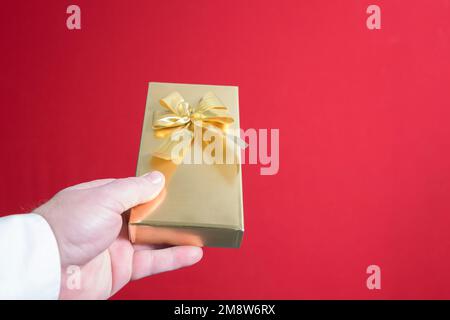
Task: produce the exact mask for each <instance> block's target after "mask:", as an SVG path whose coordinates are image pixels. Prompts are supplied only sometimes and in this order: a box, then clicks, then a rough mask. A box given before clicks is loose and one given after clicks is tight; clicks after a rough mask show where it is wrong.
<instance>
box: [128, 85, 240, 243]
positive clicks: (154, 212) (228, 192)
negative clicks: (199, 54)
mask: <svg viewBox="0 0 450 320" xmlns="http://www.w3.org/2000/svg"><path fill="white" fill-rule="evenodd" d="M173 92H179V93H180V94H181V95H182V96H183V97H184V99H185V100H186V101H187V102H188V103H189V104H190V105H196V104H197V103H198V102H199V100H200V99H201V98H202V97H203V95H204V94H205V93H207V92H212V93H214V94H215V96H217V97H218V98H219V99H220V101H221V102H222V103H223V105H225V106H226V107H227V108H228V111H229V114H230V115H231V116H232V117H233V119H234V122H233V123H232V124H231V125H230V127H229V129H232V130H239V99H238V87H235V86H210V85H193V84H174V83H157V82H151V83H149V88H148V94H147V104H146V109H145V116H144V124H143V129H142V138H141V146H140V150H139V159H138V165H137V171H136V175H137V176H140V175H143V174H145V173H147V172H149V171H153V170H158V171H161V172H163V173H164V175H165V177H166V185H165V189H164V190H163V192H161V194H160V195H159V196H158V198H156V199H155V200H154V201H151V202H149V203H146V204H142V205H139V206H137V207H135V208H133V209H132V210H131V214H130V221H129V234H130V240H131V241H132V242H133V243H149V244H168V245H196V246H210V247H231V248H236V247H239V246H240V244H241V241H242V237H243V232H244V218H243V205H242V176H241V161H240V150H238V152H236V154H235V156H236V159H237V161H235V163H233V164H216V163H215V164H205V163H203V164H185V163H181V164H178V165H177V164H175V163H174V162H173V161H171V160H164V159H161V158H159V157H156V156H155V154H154V151H155V150H156V149H157V148H158V147H159V146H160V145H161V140H162V139H161V138H159V137H157V136H155V130H154V129H153V127H152V122H153V116H154V113H155V112H158V111H160V110H162V107H161V105H160V100H161V99H162V98H164V97H166V96H168V95H169V94H171V93H173Z"/></svg>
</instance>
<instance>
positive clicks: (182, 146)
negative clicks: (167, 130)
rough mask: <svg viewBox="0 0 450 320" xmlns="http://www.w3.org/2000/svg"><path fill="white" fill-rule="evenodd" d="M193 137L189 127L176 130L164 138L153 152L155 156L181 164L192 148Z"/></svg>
mask: <svg viewBox="0 0 450 320" xmlns="http://www.w3.org/2000/svg"><path fill="white" fill-rule="evenodd" d="M193 137H194V136H193V134H192V132H191V131H190V130H188V129H187V127H184V128H183V129H180V130H176V131H174V132H173V133H172V134H171V135H170V136H168V137H165V138H164V139H163V142H162V143H161V144H160V145H159V146H158V148H156V150H155V151H154V152H153V156H155V157H158V158H161V159H164V160H172V161H173V162H174V163H176V164H180V163H181V162H182V161H183V159H184V157H185V156H186V154H187V153H188V151H189V150H190V148H191V144H192V139H193Z"/></svg>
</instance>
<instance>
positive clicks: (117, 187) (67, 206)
mask: <svg viewBox="0 0 450 320" xmlns="http://www.w3.org/2000/svg"><path fill="white" fill-rule="evenodd" d="M163 187H164V176H163V175H162V174H161V173H159V172H157V171H154V172H152V173H148V174H146V175H144V176H142V177H137V178H125V179H103V180H95V181H91V182H86V183H82V184H79V185H76V186H73V187H70V188H67V189H64V190H62V191H60V192H59V193H58V194H56V195H55V196H54V197H53V198H52V199H50V201H48V202H47V203H45V204H44V205H42V206H41V207H39V208H37V209H36V210H34V212H35V213H38V214H40V215H42V216H43V217H44V218H45V219H46V220H47V222H48V223H49V225H50V227H51V228H52V230H53V232H54V234H55V237H56V240H57V242H58V247H59V253H60V257H61V275H62V279H61V292H60V298H61V299H107V298H109V297H110V296H111V295H113V294H114V293H116V292H117V291H118V290H119V289H121V288H122V287H123V286H124V285H126V284H127V283H128V282H129V281H131V280H137V279H140V278H142V277H146V276H149V275H152V274H155V273H159V272H164V271H169V270H174V269H178V268H181V267H185V266H190V265H192V264H194V263H196V262H198V261H199V260H200V259H201V258H202V249H201V248H198V247H192V246H179V247H170V248H165V249H159V250H157V249H155V248H154V247H152V246H134V245H132V244H131V243H130V242H129V240H128V235H127V234H128V232H127V225H126V223H124V221H123V218H122V216H121V214H122V213H123V212H125V211H127V210H128V209H130V208H132V207H134V206H136V205H138V204H141V203H144V202H148V201H151V200H153V199H154V198H155V197H156V196H157V195H158V194H159V193H160V192H161V190H162V189H163ZM71 265H76V266H79V267H80V268H81V273H80V278H81V286H80V288H79V289H73V288H72V289H70V288H68V287H67V283H66V282H67V277H69V276H70V274H67V272H66V270H67V267H69V266H71Z"/></svg>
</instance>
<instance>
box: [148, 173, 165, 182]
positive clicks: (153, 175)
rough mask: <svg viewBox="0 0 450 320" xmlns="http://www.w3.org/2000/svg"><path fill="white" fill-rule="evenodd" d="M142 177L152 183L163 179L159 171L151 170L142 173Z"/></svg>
mask: <svg viewBox="0 0 450 320" xmlns="http://www.w3.org/2000/svg"><path fill="white" fill-rule="evenodd" d="M144 177H145V178H147V179H149V180H150V182H151V183H153V184H160V183H161V182H162V181H163V180H164V175H163V174H162V173H161V172H159V171H152V172H149V173H146V174H144Z"/></svg>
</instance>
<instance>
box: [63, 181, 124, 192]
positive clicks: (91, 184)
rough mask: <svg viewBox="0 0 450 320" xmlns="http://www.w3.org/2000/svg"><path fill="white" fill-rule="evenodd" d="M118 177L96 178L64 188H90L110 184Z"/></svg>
mask: <svg viewBox="0 0 450 320" xmlns="http://www.w3.org/2000/svg"><path fill="white" fill-rule="evenodd" d="M114 180H116V179H99V180H94V181H89V182H83V183H80V184H77V185H74V186H71V187H68V188H66V189H64V190H83V189H90V188H95V187H99V186H102V185H105V184H108V183H110V182H112V181H114Z"/></svg>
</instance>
